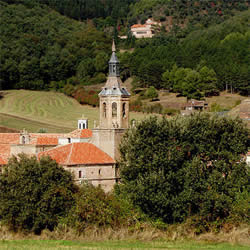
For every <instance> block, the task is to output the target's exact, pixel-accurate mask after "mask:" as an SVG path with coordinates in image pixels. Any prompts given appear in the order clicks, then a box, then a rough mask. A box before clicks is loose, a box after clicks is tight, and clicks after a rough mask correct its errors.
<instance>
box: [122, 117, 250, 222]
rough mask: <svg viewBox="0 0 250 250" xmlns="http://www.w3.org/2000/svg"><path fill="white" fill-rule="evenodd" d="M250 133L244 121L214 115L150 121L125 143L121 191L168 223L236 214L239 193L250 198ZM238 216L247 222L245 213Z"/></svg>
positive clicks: (150, 213)
mask: <svg viewBox="0 0 250 250" xmlns="http://www.w3.org/2000/svg"><path fill="white" fill-rule="evenodd" d="M248 136H249V133H248V131H247V129H246V128H245V126H244V124H243V123H242V121H241V120H239V119H236V120H232V119H229V118H220V117H216V116H210V115H208V114H198V115H193V116H190V117H187V118H176V119H172V120H166V119H160V120H158V119H157V118H156V117H151V118H149V119H147V120H144V121H143V122H141V123H140V124H139V125H137V126H136V128H134V129H132V130H130V131H128V132H127V134H126V136H125V137H124V139H123V142H122V144H121V149H120V150H121V161H120V163H119V166H120V172H121V177H122V184H121V185H120V192H122V193H123V194H125V195H126V196H127V197H128V198H129V199H130V200H131V201H132V202H133V204H134V205H136V206H139V207H140V208H141V210H142V211H143V212H144V213H146V214H147V215H149V216H150V217H151V218H153V219H157V218H159V219H162V220H163V221H164V222H167V223H174V222H181V221H184V220H185V219H186V218H187V217H190V216H198V217H200V218H201V220H203V221H208V222H212V221H217V222H218V223H219V222H222V221H223V219H225V218H228V217H229V216H231V217H234V215H233V214H232V213H233V212H235V213H237V209H238V208H239V206H238V205H237V202H238V201H239V199H240V198H239V197H242V195H243V194H245V195H247V196H248V197H249V171H248V170H247V165H246V163H245V162H244V161H241V157H242V156H241V154H245V153H246V152H247V147H248V146H249V139H248ZM239 210H240V209H238V211H239ZM240 211H241V210H240ZM244 211H245V212H246V213H247V211H249V204H248V205H247V204H246V207H245V210H244ZM238 215H239V216H236V217H237V219H239V220H245V221H246V220H247V217H246V214H245V213H243V214H242V212H241V213H239V214H238ZM248 220H249V218H248Z"/></svg>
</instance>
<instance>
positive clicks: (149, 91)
mask: <svg viewBox="0 0 250 250" xmlns="http://www.w3.org/2000/svg"><path fill="white" fill-rule="evenodd" d="M145 96H146V97H148V98H150V99H151V100H153V99H156V98H157V97H158V92H157V90H156V89H155V87H153V86H150V87H149V88H148V89H147V91H146V92H145Z"/></svg>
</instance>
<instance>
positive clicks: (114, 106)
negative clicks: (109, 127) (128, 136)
mask: <svg viewBox="0 0 250 250" xmlns="http://www.w3.org/2000/svg"><path fill="white" fill-rule="evenodd" d="M112 117H117V103H116V102H113V103H112Z"/></svg>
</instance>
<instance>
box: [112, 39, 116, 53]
mask: <svg viewBox="0 0 250 250" xmlns="http://www.w3.org/2000/svg"><path fill="white" fill-rule="evenodd" d="M112 52H116V49H115V40H114V39H113V44H112Z"/></svg>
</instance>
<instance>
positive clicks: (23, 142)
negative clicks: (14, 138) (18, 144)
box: [22, 136, 26, 144]
mask: <svg viewBox="0 0 250 250" xmlns="http://www.w3.org/2000/svg"><path fill="white" fill-rule="evenodd" d="M25 143H26V138H25V136H22V144H25Z"/></svg>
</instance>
